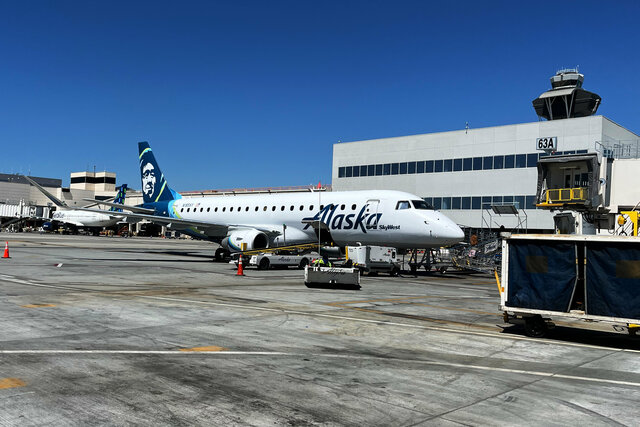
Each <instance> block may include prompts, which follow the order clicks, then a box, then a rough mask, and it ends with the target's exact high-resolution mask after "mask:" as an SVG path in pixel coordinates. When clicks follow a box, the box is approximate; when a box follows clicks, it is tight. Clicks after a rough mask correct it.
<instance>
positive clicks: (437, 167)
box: [433, 160, 443, 172]
mask: <svg viewBox="0 0 640 427" xmlns="http://www.w3.org/2000/svg"><path fill="white" fill-rule="evenodd" d="M442 163H443V162H442V160H434V162H433V170H434V172H442Z"/></svg>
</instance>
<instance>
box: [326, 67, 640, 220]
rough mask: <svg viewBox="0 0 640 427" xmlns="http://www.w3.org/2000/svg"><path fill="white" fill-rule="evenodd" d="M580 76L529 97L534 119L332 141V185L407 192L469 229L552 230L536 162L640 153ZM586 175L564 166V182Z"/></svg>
mask: <svg viewBox="0 0 640 427" xmlns="http://www.w3.org/2000/svg"><path fill="white" fill-rule="evenodd" d="M583 80H584V76H583V75H582V74H579V73H578V72H577V70H562V71H559V72H558V73H557V74H556V75H554V76H553V77H552V78H551V84H552V89H551V90H549V91H547V92H545V93H543V94H542V95H541V96H540V97H538V98H536V99H535V100H534V101H533V106H534V109H535V111H536V113H537V114H538V117H539V121H536V122H531V123H521V124H512V125H505V126H496V127H487V128H480V129H464V130H457V131H450V132H439V133H431V134H421V135H410V136H400V137H392V138H383V139H374V140H366V141H354V142H346V143H338V144H335V145H334V146H333V170H332V177H333V180H332V187H333V189H334V190H335V191H339V190H340V191H342V190H371V189H380V190H382V189H388V190H399V191H406V192H409V193H412V194H416V195H418V196H420V197H422V198H423V199H424V200H426V201H427V202H428V203H430V204H431V205H432V206H433V207H434V208H435V209H439V210H442V212H443V213H444V214H446V215H447V216H448V217H450V218H451V219H453V220H454V221H456V222H457V223H458V224H460V225H462V226H464V227H468V228H472V229H474V228H475V229H483V228H484V229H487V228H488V229H493V230H495V229H500V228H501V226H502V227H504V228H505V229H507V230H520V231H523V230H526V231H528V232H553V230H554V219H553V213H552V212H550V211H549V210H545V209H540V208H538V207H537V206H536V205H537V200H536V194H537V190H538V188H537V186H538V169H537V165H538V160H540V159H541V158H544V157H545V156H561V155H570V154H584V153H600V155H602V154H606V155H611V153H617V152H621V149H623V148H624V151H625V153H627V155H630V156H633V154H635V157H639V156H638V154H639V153H638V149H639V146H638V144H639V142H640V136H639V135H637V134H635V133H633V132H631V131H629V130H627V129H625V128H624V127H622V126H621V125H619V124H617V123H615V122H614V121H612V120H611V119H608V118H606V117H604V116H599V115H595V113H596V111H597V108H598V106H599V104H600V97H599V96H598V95H596V94H594V93H592V92H588V91H586V90H584V89H582V82H583ZM586 179H587V178H586V176H581V175H580V174H575V172H572V170H571V169H567V177H566V180H567V181H566V187H572V186H574V182H577V181H580V180H586ZM638 201H640V200H638Z"/></svg>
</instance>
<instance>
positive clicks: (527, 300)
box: [507, 240, 576, 312]
mask: <svg viewBox="0 0 640 427" xmlns="http://www.w3.org/2000/svg"><path fill="white" fill-rule="evenodd" d="M575 284H576V257H575V245H574V244H573V243H562V242H553V241H549V240H537V241H534V240H511V241H510V242H509V286H508V294H507V306H509V307H518V308H531V309H538V310H549V311H560V312H566V311H568V309H569V305H570V303H571V296H572V294H573V289H574V287H575Z"/></svg>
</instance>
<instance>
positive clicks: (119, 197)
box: [109, 184, 128, 212]
mask: <svg viewBox="0 0 640 427" xmlns="http://www.w3.org/2000/svg"><path fill="white" fill-rule="evenodd" d="M127 189H128V188H127V184H122V185H121V186H120V187H118V193H117V194H116V198H115V199H113V203H117V204H119V205H124V199H125V198H126V197H127ZM109 210H110V211H111V212H122V208H117V207H115V206H112V207H111V209H109Z"/></svg>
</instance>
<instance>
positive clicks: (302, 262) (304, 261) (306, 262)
mask: <svg viewBox="0 0 640 427" xmlns="http://www.w3.org/2000/svg"><path fill="white" fill-rule="evenodd" d="M307 265H309V260H308V259H307V258H302V259H301V260H300V264H298V268H299V269H300V270H304V268H305V267H306V266H307Z"/></svg>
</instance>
